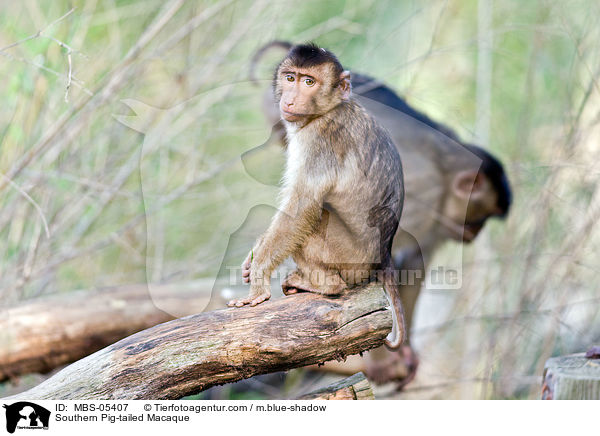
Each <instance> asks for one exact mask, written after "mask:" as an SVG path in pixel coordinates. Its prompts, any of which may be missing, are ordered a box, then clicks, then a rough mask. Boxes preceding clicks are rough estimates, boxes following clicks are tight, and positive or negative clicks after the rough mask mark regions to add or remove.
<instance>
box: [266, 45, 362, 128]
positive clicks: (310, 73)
mask: <svg viewBox="0 0 600 436" xmlns="http://www.w3.org/2000/svg"><path fill="white" fill-rule="evenodd" d="M273 90H274V93H275V100H276V101H277V102H278V103H279V112H280V114H281V118H283V119H284V120H285V121H288V122H293V123H300V124H306V123H308V122H309V121H310V120H312V119H314V118H317V117H319V116H321V115H324V114H325V113H327V112H329V111H330V110H331V109H333V108H334V107H336V106H338V105H339V104H340V103H341V102H342V101H344V100H346V99H348V98H349V97H350V93H351V85H350V72H348V71H344V69H343V68H342V65H341V64H340V62H339V61H338V59H337V58H336V57H335V55H334V54H333V53H331V52H329V51H327V50H325V49H324V48H319V47H317V46H316V45H314V44H305V45H296V46H294V47H292V48H291V50H290V51H289V52H288V54H287V56H286V57H285V59H283V61H281V63H280V64H279V66H278V67H277V71H276V73H275V77H274V80H273Z"/></svg>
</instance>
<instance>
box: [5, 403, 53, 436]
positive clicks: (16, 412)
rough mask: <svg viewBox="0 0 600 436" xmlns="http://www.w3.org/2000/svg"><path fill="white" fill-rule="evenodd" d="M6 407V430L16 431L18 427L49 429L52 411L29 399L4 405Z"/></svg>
mask: <svg viewBox="0 0 600 436" xmlns="http://www.w3.org/2000/svg"><path fill="white" fill-rule="evenodd" d="M4 408H5V409H6V431H8V432H9V433H14V432H15V430H16V429H19V430H21V429H26V430H48V423H49V421H50V411H49V410H48V409H45V408H43V407H42V406H38V405H37V404H35V403H30V402H28V401H19V402H18V403H14V404H10V405H7V404H5V405H4Z"/></svg>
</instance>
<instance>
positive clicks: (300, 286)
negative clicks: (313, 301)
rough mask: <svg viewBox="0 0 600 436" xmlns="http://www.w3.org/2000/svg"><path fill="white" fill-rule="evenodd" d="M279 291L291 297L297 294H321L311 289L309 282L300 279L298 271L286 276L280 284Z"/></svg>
mask: <svg viewBox="0 0 600 436" xmlns="http://www.w3.org/2000/svg"><path fill="white" fill-rule="evenodd" d="M281 290H282V291H283V294H284V295H293V294H297V293H298V292H314V293H315V294H322V293H323V292H321V291H319V290H317V289H313V287H312V286H311V284H310V282H309V281H308V280H305V279H304V278H302V276H301V275H300V273H299V272H298V271H293V272H291V273H289V274H288V275H287V277H286V278H285V280H284V281H283V283H282V284H281Z"/></svg>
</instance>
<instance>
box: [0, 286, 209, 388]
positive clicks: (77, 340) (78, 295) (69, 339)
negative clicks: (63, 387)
mask: <svg viewBox="0 0 600 436" xmlns="http://www.w3.org/2000/svg"><path fill="white" fill-rule="evenodd" d="M209 292H210V289H207V287H206V285H205V284H204V283H203V282H202V281H198V282H192V283H189V284H185V285H177V286H173V285H162V286H155V285H152V298H151V296H150V294H149V292H148V286H147V285H132V286H123V287H118V288H113V289H107V290H100V291H93V292H90V291H77V292H70V293H68V294H61V295H56V296H51V297H47V298H39V299H36V300H28V301H24V302H23V303H20V304H18V305H15V306H12V307H8V308H5V309H2V310H1V311H0V381H4V380H6V379H8V378H13V377H16V376H19V375H22V374H28V373H37V372H39V373H46V372H49V371H51V370H53V369H55V368H57V367H59V366H61V365H64V364H67V363H71V362H74V361H76V360H78V359H81V358H82V357H85V356H87V355H89V354H91V353H93V352H95V351H98V350H100V349H102V348H103V347H106V346H108V345H110V344H112V343H114V342H116V341H118V340H119V339H123V338H124V337H126V336H128V335H130V334H132V333H135V332H139V331H140V330H144V329H146V328H148V327H152V326H154V325H156V324H160V323H162V322H165V321H169V320H171V319H173V318H175V317H174V316H172V315H170V313H181V315H180V316H184V315H191V314H194V313H198V312H202V311H203V310H204V309H205V307H206V304H207V302H208V300H209V298H210V294H209ZM156 303H158V305H159V306H160V307H162V308H164V309H165V310H166V312H165V311H163V310H160V309H158V308H157V307H156ZM182 311H183V313H182Z"/></svg>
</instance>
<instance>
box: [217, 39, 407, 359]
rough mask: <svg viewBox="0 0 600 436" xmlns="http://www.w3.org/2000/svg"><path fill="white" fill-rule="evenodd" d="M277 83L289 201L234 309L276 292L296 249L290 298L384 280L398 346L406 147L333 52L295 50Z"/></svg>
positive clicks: (391, 342)
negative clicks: (354, 92) (273, 281)
mask: <svg viewBox="0 0 600 436" xmlns="http://www.w3.org/2000/svg"><path fill="white" fill-rule="evenodd" d="M273 88H274V95H275V101H276V102H277V104H278V108H279V114H280V117H281V120H282V123H283V126H284V127H285V132H286V141H287V149H286V154H287V155H286V167H285V174H284V178H283V187H282V190H281V207H280V210H279V211H278V212H277V213H276V215H275V217H274V218H273V221H272V222H271V225H270V226H269V228H268V230H267V231H266V233H265V234H264V235H262V237H261V238H260V239H259V240H258V241H257V243H256V245H255V246H254V248H253V249H252V250H251V251H250V253H249V254H248V257H247V258H246V260H245V261H244V263H243V265H242V269H243V271H242V274H243V277H244V278H245V279H246V280H247V281H249V283H250V293H249V295H248V297H247V298H242V299H238V300H232V301H230V302H229V306H237V307H241V306H244V305H251V306H254V305H256V304H259V303H261V302H263V301H265V300H267V299H269V298H270V296H271V291H270V277H271V273H272V272H273V271H274V269H275V268H276V267H277V266H278V265H279V264H280V263H281V262H282V261H283V260H284V259H285V258H286V257H288V256H290V255H291V256H292V258H293V260H294V261H295V263H296V265H297V270H296V271H294V272H292V273H291V274H289V275H288V276H287V277H286V279H285V281H284V282H283V284H282V288H283V291H284V293H285V294H286V295H290V294H293V293H295V292H298V291H308V292H316V293H320V294H326V295H339V294H341V293H343V292H344V291H345V290H346V289H348V288H352V287H354V286H357V285H361V284H364V283H367V282H369V281H371V280H373V279H377V280H379V281H381V282H382V283H383V286H384V289H385V291H386V293H387V295H388V298H389V300H390V302H391V307H392V317H393V328H392V332H391V333H390V335H389V336H388V337H387V338H386V342H385V344H386V345H387V347H388V348H390V349H398V348H399V347H400V346H401V344H402V340H403V337H404V317H403V313H402V306H401V303H400V299H399V287H398V283H397V277H395V274H394V272H393V262H392V256H391V248H392V240H393V238H394V234H395V233H396V229H397V227H398V222H399V220H400V216H401V213H402V205H403V201H404V188H403V180H402V164H401V161H400V156H399V154H398V151H397V150H396V147H395V145H394V144H393V142H392V140H391V139H390V136H389V135H388V133H387V132H386V131H385V130H384V129H383V128H382V127H381V126H380V125H379V124H378V123H377V122H375V120H374V119H373V118H372V117H371V116H370V115H369V114H368V113H367V112H366V111H365V110H364V109H363V108H362V107H361V106H360V105H359V104H358V103H357V102H356V101H355V100H354V99H353V98H352V97H351V82H350V73H349V72H348V71H344V69H343V68H342V65H341V64H340V62H339V61H338V59H337V58H336V57H335V55H334V54H333V53H331V52H329V51H327V50H325V49H323V48H319V47H317V46H316V45H313V44H307V45H297V46H294V47H292V48H291V49H290V51H289V52H288V54H287V56H286V57H285V58H284V59H283V61H282V62H281V63H280V64H279V66H278V67H277V70H276V73H275V77H274V80H273Z"/></svg>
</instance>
